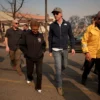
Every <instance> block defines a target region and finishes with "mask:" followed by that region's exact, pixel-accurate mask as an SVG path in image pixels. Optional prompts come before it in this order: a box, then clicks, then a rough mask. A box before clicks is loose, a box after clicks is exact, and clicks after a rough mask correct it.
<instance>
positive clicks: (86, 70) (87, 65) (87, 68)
mask: <svg viewBox="0 0 100 100" xmlns="http://www.w3.org/2000/svg"><path fill="white" fill-rule="evenodd" d="M95 60H96V59H92V60H91V62H89V61H88V60H85V62H84V72H83V74H82V79H87V76H88V74H89V73H90V71H91V69H92V67H93V65H94V63H95Z"/></svg>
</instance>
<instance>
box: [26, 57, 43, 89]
mask: <svg viewBox="0 0 100 100" xmlns="http://www.w3.org/2000/svg"><path fill="white" fill-rule="evenodd" d="M42 64H43V58H42V59H39V60H38V61H32V60H29V59H26V65H27V78H28V80H29V81H32V80H33V76H32V74H33V71H34V65H36V74H37V79H36V86H35V87H36V89H41V84H42Z"/></svg>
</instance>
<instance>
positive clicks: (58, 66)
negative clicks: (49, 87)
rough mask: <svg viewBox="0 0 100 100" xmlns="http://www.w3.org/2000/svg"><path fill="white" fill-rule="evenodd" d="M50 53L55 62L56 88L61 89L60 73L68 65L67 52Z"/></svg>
mask: <svg viewBox="0 0 100 100" xmlns="http://www.w3.org/2000/svg"><path fill="white" fill-rule="evenodd" d="M52 53H53V57H54V61H55V70H56V77H55V78H56V81H57V87H62V74H61V71H62V69H63V68H66V67H67V65H68V50H60V51H53V52H52Z"/></svg>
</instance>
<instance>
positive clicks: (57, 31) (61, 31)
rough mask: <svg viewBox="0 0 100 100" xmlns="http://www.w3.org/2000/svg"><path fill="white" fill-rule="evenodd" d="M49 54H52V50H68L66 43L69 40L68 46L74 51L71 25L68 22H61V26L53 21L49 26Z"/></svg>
mask: <svg viewBox="0 0 100 100" xmlns="http://www.w3.org/2000/svg"><path fill="white" fill-rule="evenodd" d="M48 40H49V52H52V48H62V49H67V48H68V41H69V40H70V46H71V48H72V49H74V44H75V40H74V36H73V34H72V29H71V25H70V23H69V22H67V21H65V20H63V22H62V24H61V26H59V24H58V23H57V22H56V21H55V22H53V23H52V24H51V25H50V30H49V37H48Z"/></svg>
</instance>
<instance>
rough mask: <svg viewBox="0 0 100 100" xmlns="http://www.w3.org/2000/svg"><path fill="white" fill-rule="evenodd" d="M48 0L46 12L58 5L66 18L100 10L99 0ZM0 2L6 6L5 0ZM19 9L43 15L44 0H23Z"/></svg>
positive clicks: (90, 13) (49, 12)
mask: <svg viewBox="0 0 100 100" xmlns="http://www.w3.org/2000/svg"><path fill="white" fill-rule="evenodd" d="M9 1H10V0H9ZM47 1H48V14H49V15H52V14H51V11H52V10H53V9H54V8H55V7H60V8H62V10H63V17H64V18H65V19H68V18H69V17H70V16H72V15H78V16H80V17H83V16H86V15H92V14H95V13H97V12H98V11H100V0H47ZM0 4H2V5H4V6H5V7H6V8H7V7H8V8H9V6H8V5H7V4H6V0H0ZM21 11H23V12H25V13H32V14H39V15H44V14H45V13H44V12H45V0H25V3H24V6H23V8H22V9H21Z"/></svg>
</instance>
